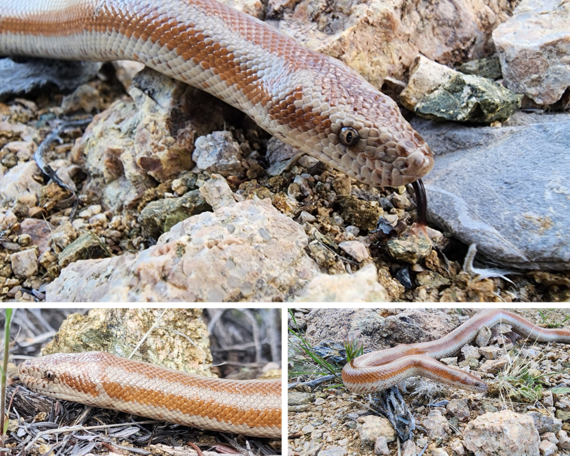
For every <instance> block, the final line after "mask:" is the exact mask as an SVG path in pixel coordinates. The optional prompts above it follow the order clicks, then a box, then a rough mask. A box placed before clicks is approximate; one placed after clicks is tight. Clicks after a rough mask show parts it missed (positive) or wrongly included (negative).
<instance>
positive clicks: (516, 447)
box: [463, 410, 540, 456]
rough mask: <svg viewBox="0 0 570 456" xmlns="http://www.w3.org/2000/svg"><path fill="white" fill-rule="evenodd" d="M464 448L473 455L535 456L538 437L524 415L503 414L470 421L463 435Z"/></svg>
mask: <svg viewBox="0 0 570 456" xmlns="http://www.w3.org/2000/svg"><path fill="white" fill-rule="evenodd" d="M463 437H464V442H465V447H466V448H467V449H468V450H470V451H473V452H474V453H475V454H476V455H480V456H486V455H497V456H526V455H531V454H532V455H538V452H539V449H538V446H539V442H540V436H539V435H538V431H537V430H536V428H535V427H534V420H533V419H532V417H530V416H527V415H521V414H519V413H515V412H512V411H510V410H503V411H501V412H498V413H486V414H485V415H482V416H479V417H478V418H476V419H475V420H473V421H471V422H470V423H469V424H468V425H467V427H466V428H465V430H464V431H463Z"/></svg>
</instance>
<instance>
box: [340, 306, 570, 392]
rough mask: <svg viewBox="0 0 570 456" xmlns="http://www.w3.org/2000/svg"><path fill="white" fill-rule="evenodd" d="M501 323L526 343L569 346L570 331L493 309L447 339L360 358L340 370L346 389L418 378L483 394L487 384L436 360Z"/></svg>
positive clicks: (374, 387)
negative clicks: (561, 343) (557, 343)
mask: <svg viewBox="0 0 570 456" xmlns="http://www.w3.org/2000/svg"><path fill="white" fill-rule="evenodd" d="M499 322H502V323H505V324H508V325H511V326H512V328H513V331H514V332H516V333H518V334H521V335H522V336H524V337H526V338H528V339H529V342H531V343H533V342H563V343H566V344H570V330H568V329H547V328H541V327H539V326H536V325H535V324H533V323H531V322H530V321H528V320H527V319H525V318H523V317H521V316H520V315H517V314H515V313H512V312H508V311H506V310H502V309H492V310H488V311H484V312H480V313H479V314H477V315H475V316H473V317H472V318H470V319H469V320H468V321H466V322H465V323H463V324H462V325H461V326H459V327H458V328H456V329H455V330H453V331H452V332H451V333H449V334H448V335H447V336H445V337H442V338H441V339H438V340H434V341H431V342H421V343H417V344H408V345H407V344H401V345H397V346H396V347H393V348H388V349H386V350H379V351H375V352H371V353H367V354H365V355H362V356H359V357H358V358H356V359H355V360H353V361H351V362H350V363H348V364H346V365H345V366H344V368H343V371H342V379H343V381H344V384H345V386H346V387H347V388H348V389H349V390H351V391H353V392H355V393H363V394H364V393H372V392H375V391H379V390H383V389H386V388H389V387H391V386H394V385H397V384H398V383H400V382H401V381H402V380H404V379H406V378H408V377H412V376H416V375H421V376H424V377H428V378H431V379H433V380H436V381H438V382H441V383H445V384H448V385H451V386H453V387H456V388H463V389H467V390H472V391H477V392H485V391H487V385H486V384H485V383H484V382H483V381H482V380H481V379H479V378H477V377H476V376H474V375H471V374H469V373H467V372H465V371H462V370H460V369H456V368H453V367H450V366H447V365H445V364H442V363H440V362H439V361H436V359H440V358H446V357H449V356H453V355H454V354H455V353H457V352H458V351H459V350H460V349H461V347H463V346H464V345H465V344H467V343H470V342H471V341H473V340H474V339H475V337H476V336H477V334H478V332H479V330H480V329H481V328H482V327H483V326H487V327H489V328H490V327H492V326H494V325H495V324H497V323H499Z"/></svg>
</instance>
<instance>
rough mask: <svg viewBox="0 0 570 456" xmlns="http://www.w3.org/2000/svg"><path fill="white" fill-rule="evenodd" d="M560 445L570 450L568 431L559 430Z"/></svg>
mask: <svg viewBox="0 0 570 456" xmlns="http://www.w3.org/2000/svg"><path fill="white" fill-rule="evenodd" d="M558 446H559V447H560V448H562V449H563V450H570V438H568V433H567V432H566V431H563V430H560V431H558Z"/></svg>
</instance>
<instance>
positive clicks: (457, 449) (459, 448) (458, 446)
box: [449, 439, 465, 456]
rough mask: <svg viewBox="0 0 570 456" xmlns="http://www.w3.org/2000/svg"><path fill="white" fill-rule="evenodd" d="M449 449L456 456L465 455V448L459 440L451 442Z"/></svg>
mask: <svg viewBox="0 0 570 456" xmlns="http://www.w3.org/2000/svg"><path fill="white" fill-rule="evenodd" d="M449 448H451V450H452V451H453V452H454V453H455V454H456V455H458V456H462V455H464V454H465V448H464V447H463V444H462V443H461V441H460V440H457V439H456V440H452V441H451V443H450V444H449Z"/></svg>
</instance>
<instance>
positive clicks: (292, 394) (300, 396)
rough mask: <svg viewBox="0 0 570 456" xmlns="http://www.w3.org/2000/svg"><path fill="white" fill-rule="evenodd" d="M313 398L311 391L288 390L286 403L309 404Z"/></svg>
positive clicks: (291, 404)
mask: <svg viewBox="0 0 570 456" xmlns="http://www.w3.org/2000/svg"><path fill="white" fill-rule="evenodd" d="M314 400H315V395H314V394H313V393H300V392H298V391H289V393H288V394H287V405H290V406H295V405H305V404H310V403H311V402H313V401H314Z"/></svg>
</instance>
